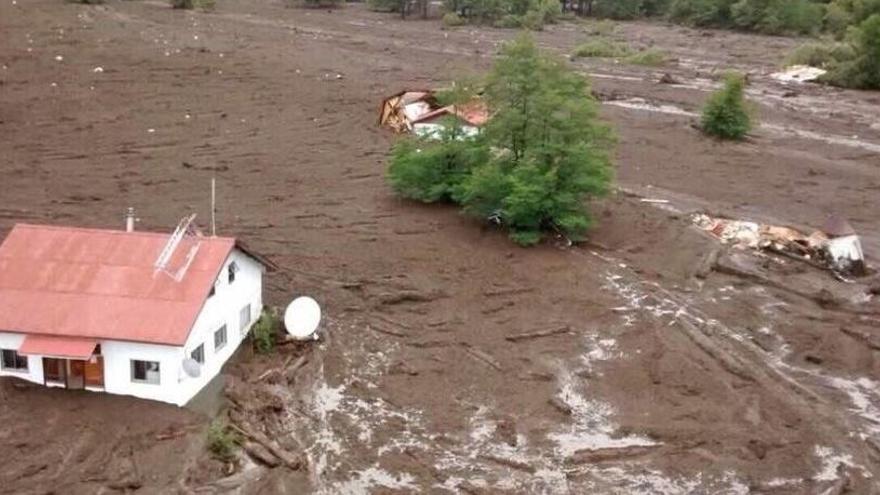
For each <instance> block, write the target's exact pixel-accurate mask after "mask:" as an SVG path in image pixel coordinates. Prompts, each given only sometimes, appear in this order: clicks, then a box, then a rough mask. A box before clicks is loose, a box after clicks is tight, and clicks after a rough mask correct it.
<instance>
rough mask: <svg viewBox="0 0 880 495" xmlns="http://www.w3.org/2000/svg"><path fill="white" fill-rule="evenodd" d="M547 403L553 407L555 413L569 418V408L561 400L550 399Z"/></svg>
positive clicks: (556, 398)
mask: <svg viewBox="0 0 880 495" xmlns="http://www.w3.org/2000/svg"><path fill="white" fill-rule="evenodd" d="M547 402H549V403H550V405H551V406H553V407H554V408H555V409H556V410H557V411H559V412H561V413H562V414H565V415H566V416H571V413H572V412H573V410H572V408H571V406H569V405H568V404H566V403H565V402H563V400H562V399H560V398H559V397H550V399H548V400H547Z"/></svg>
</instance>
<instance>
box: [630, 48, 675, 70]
mask: <svg viewBox="0 0 880 495" xmlns="http://www.w3.org/2000/svg"><path fill="white" fill-rule="evenodd" d="M624 62H626V63H628V64H633V65H646V66H650V67H657V66H660V65H663V64H665V63H666V54H665V53H664V52H663V51H661V50H658V49H657V48H648V49H647V50H642V51H640V52H636V53H633V54H632V55H630V56H628V57H626V58H625V59H624Z"/></svg>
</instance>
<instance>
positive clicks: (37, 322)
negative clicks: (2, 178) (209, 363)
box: [0, 224, 235, 345]
mask: <svg viewBox="0 0 880 495" xmlns="http://www.w3.org/2000/svg"><path fill="white" fill-rule="evenodd" d="M168 238H169V234H157V233H149V232H123V231H115V230H96V229H80V228H70V227H56V226H45V225H24V224H19V225H16V226H15V227H14V228H13V229H12V231H11V232H10V233H9V235H8V236H7V237H6V240H4V242H3V244H2V245H0V330H5V331H13V332H23V333H29V334H46V335H54V336H68V337H92V338H106V339H116V340H129V341H136V342H151V343H160V344H173V345H181V344H183V343H184V342H185V341H186V338H187V336H188V335H189V331H190V328H191V327H192V325H193V323H194V322H195V318H196V316H198V313H199V311H200V310H201V307H202V305H203V303H204V301H205V299H206V298H207V295H208V292H209V291H210V289H211V286H212V285H213V283H214V280H216V278H217V276H218V274H219V271H220V269H221V268H222V266H223V263H224V262H225V260H226V258H227V257H228V256H229V253H230V252H231V251H232V248H233V247H234V246H235V240H234V239H230V238H222V237H202V238H199V241H200V243H201V244H200V248H199V250H198V252H197V254H196V256H195V258H194V260H193V262H192V264H191V265H190V266H189V268H188V270H187V271H186V275H185V276H184V277H183V279H182V280H181V281H180V282H177V281H175V280H173V279H172V278H171V277H169V276H167V275H165V274H163V273H154V269H153V262H154V261H155V260H156V257H157V256H158V254H159V252H160V251H161V250H162V247H163V246H164V245H165V243H166V242H167V241H168ZM189 247H190V244H188V242H186V241H185V242H182V243H181V245H180V247H179V248H178V249H177V251H176V252H175V256H174V257H173V258H172V260H171V263H170V264H169V268H174V267H175V266H179V265H181V264H182V260H183V257H184V256H185V255H186V252H187V251H188V250H189Z"/></svg>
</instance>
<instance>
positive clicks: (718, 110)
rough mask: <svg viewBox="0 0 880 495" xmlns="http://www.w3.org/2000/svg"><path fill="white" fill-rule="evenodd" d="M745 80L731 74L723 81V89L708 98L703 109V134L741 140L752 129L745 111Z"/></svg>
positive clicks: (747, 113) (739, 75) (738, 75)
mask: <svg viewBox="0 0 880 495" xmlns="http://www.w3.org/2000/svg"><path fill="white" fill-rule="evenodd" d="M744 90H745V78H744V77H743V76H742V75H741V74H735V73H731V74H728V75H727V76H726V77H725V79H724V87H723V88H721V89H720V90H718V91H716V92H715V93H713V94H712V96H710V97H709V100H708V101H707V102H706V105H705V106H704V107H703V116H702V120H701V123H700V124H701V127H702V129H703V132H705V133H706V134H709V135H711V136H715V137H718V138H721V139H742V138H744V137H745V136H746V134H747V133H748V132H749V130H750V129H751V128H752V122H751V118H750V117H749V112H748V110H747V109H746V104H745V98H744V96H743V93H744Z"/></svg>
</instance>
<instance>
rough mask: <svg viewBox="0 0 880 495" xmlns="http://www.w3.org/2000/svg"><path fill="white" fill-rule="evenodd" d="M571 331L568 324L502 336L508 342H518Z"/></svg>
mask: <svg viewBox="0 0 880 495" xmlns="http://www.w3.org/2000/svg"><path fill="white" fill-rule="evenodd" d="M570 331H571V327H569V326H568V325H564V326H561V327H558V328H551V329H548V330H538V331H537V332H527V333H519V334H516V335H508V336H507V337H504V339H505V340H509V341H510V342H519V341H521V340H529V339H540V338H541V337H550V336H552V335H559V334H563V333H569V332H570Z"/></svg>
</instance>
